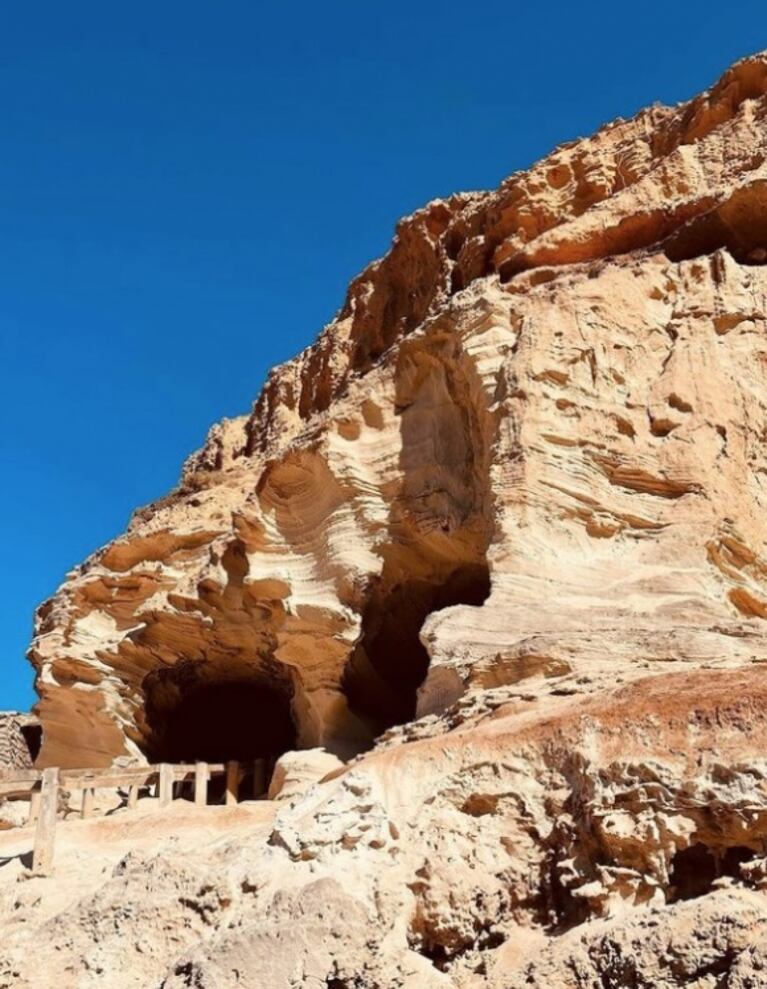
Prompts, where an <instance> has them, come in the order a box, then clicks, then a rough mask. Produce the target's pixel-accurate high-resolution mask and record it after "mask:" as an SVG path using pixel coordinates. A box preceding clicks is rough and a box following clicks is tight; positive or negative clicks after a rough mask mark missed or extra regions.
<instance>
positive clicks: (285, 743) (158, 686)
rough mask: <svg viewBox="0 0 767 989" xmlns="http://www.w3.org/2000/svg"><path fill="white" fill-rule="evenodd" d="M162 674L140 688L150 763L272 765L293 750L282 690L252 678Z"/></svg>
mask: <svg viewBox="0 0 767 989" xmlns="http://www.w3.org/2000/svg"><path fill="white" fill-rule="evenodd" d="M162 672H163V673H164V674H166V675H165V676H162V675H160V676H158V677H156V678H155V679H154V680H153V681H152V682H150V683H149V684H147V685H145V691H146V722H147V727H148V729H149V737H148V742H147V745H146V750H147V752H146V754H147V757H148V758H149V760H150V761H151V762H174V763H178V762H195V761H197V760H202V761H205V762H214V763H215V762H226V761H227V760H231V759H236V760H239V761H240V762H243V763H247V762H252V761H254V760H256V759H262V758H266V759H268V760H270V761H273V760H275V759H277V758H278V757H279V756H281V755H282V754H283V753H284V752H286V751H288V750H289V749H295V748H297V747H298V746H297V741H296V728H295V724H294V721H293V716H292V712H291V695H290V692H289V691H288V690H285V689H280V688H278V687H275V686H274V685H273V684H272V683H266V682H264V681H263V680H259V679H252V678H240V679H234V678H232V679H214V678H212V677H211V676H210V675H204V673H199V674H198V675H194V674H195V673H197V671H194V673H193V674H192V675H191V676H189V675H186V676H184V675H176V676H173V674H174V672H175V671H174V670H167V671H162Z"/></svg>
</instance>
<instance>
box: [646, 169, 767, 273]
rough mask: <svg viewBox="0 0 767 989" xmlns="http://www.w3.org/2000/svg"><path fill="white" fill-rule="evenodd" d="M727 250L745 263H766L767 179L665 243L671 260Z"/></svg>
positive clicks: (696, 219)
mask: <svg viewBox="0 0 767 989" xmlns="http://www.w3.org/2000/svg"><path fill="white" fill-rule="evenodd" d="M722 249H725V250H727V251H728V252H729V253H730V254H731V255H732V257H733V258H734V259H735V260H736V261H737V262H738V263H739V264H744V265H761V264H766V263H767V182H761V181H760V182H753V183H751V184H750V185H747V186H745V187H744V188H742V189H738V190H736V191H735V192H734V193H733V194H732V195H731V196H730V197H729V199H727V200H725V201H724V202H723V203H721V204H720V205H719V206H717V207H716V208H714V209H712V210H710V211H709V212H708V213H704V214H703V215H702V216H698V217H696V218H695V219H693V220H690V221H689V222H687V223H685V224H684V225H683V226H681V227H680V228H679V229H678V230H676V231H675V232H674V233H673V234H672V235H671V236H670V237H668V238H667V239H666V240H665V241H664V243H663V251H664V253H665V255H666V257H667V258H668V259H669V261H675V262H679V261H690V260H693V259H694V258H699V257H705V256H708V255H711V254H714V253H715V252H716V251H718V250H722Z"/></svg>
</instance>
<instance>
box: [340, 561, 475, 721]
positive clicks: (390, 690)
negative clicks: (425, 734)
mask: <svg viewBox="0 0 767 989" xmlns="http://www.w3.org/2000/svg"><path fill="white" fill-rule="evenodd" d="M489 593H490V573H489V570H488V567H487V564H468V565H463V566H458V567H456V568H455V569H454V570H452V571H451V572H450V573H449V574H448V575H447V576H446V577H445V578H444V579H443V581H442V582H440V583H436V582H432V581H427V580H416V579H413V580H404V581H402V582H400V583H396V584H394V585H393V586H386V585H385V583H384V582H383V581H382V582H380V583H379V584H378V585H377V586H376V587H375V589H374V591H373V593H372V594H371V596H370V600H369V602H368V605H367V607H366V609H365V612H364V614H363V617H362V636H361V638H360V641H359V643H358V645H357V646H356V648H355V650H354V652H353V654H352V657H351V659H350V661H349V665H348V667H347V670H346V675H345V678H344V689H345V692H346V695H347V697H348V699H349V704H350V706H351V707H352V709H353V710H354V711H355V712H356V713H357V714H359V715H361V716H363V717H365V718H366V719H367V720H368V721H369V722H370V723H371V724H372V725H373V728H374V731H375V733H376V734H379V733H380V732H381V731H384V730H385V729H387V728H390V727H391V726H392V725H397V724H404V723H405V722H407V721H410V720H411V719H412V718H413V717H414V716H415V709H416V692H417V690H418V688H419V687H420V685H421V684H422V683H423V680H424V677H425V676H426V672H427V670H428V668H429V654H428V652H427V651H426V649H425V647H424V645H423V643H422V642H421V639H420V631H421V629H422V628H423V623H424V622H425V620H426V618H427V617H428V616H429V615H430V614H432V613H433V612H435V611H440V610H441V609H442V608H448V607H451V606H453V605H459V604H465V605H474V606H478V605H481V604H482V603H483V602H484V601H485V600H486V599H487V597H488V595H489Z"/></svg>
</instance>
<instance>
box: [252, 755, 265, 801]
mask: <svg viewBox="0 0 767 989" xmlns="http://www.w3.org/2000/svg"><path fill="white" fill-rule="evenodd" d="M266 791H267V781H266V759H256V761H255V762H254V763H253V796H254V798H255V799H256V800H261V799H262V798H263V797H264V796H266Z"/></svg>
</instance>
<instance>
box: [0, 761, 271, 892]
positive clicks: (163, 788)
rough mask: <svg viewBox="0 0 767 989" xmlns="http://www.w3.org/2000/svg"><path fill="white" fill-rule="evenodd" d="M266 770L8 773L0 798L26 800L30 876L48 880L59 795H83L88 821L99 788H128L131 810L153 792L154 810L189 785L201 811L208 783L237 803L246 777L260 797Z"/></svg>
mask: <svg viewBox="0 0 767 989" xmlns="http://www.w3.org/2000/svg"><path fill="white" fill-rule="evenodd" d="M270 769H271V766H270V764H269V760H267V759H257V760H256V761H255V762H253V763H240V762H236V761H231V762H226V763H208V762H194V763H168V762H163V763H159V764H157V765H153V766H130V767H128V768H122V767H117V766H114V767H109V768H107V769H42V770H39V769H37V770H36V769H20V770H9V771H7V772H3V773H0V796H13V797H15V798H16V799H19V798H21V799H24V798H25V797H28V799H29V823H30V824H35V825H36V828H35V839H34V848H33V852H32V873H33V874H34V875H38V876H49V875H50V874H51V871H52V868H53V853H54V840H55V833H56V820H57V818H58V814H59V797H60V795H61V794H71V793H72V791H80V792H81V793H82V804H81V811H80V816H81V817H83V818H87V817H91V816H92V814H93V809H94V797H95V792H96V790H103V789H109V790H114V789H127V791H128V795H127V800H126V805H127V806H128V807H129V808H130V807H135V806H136V804H137V802H138V797H139V791H140V790H142V789H148V788H154V790H155V796H156V798H157V803H158V806H159V807H167V805H168V804H169V803H171V801H172V800H173V799H174V796H175V795H176V793H177V791H178V790H179V789H180V785H183V784H193V789H194V802H195V804H197V805H198V806H201V805H205V804H207V803H208V784H209V783H210V781H211V780H212V779H214V778H215V777H218V776H222V777H224V780H225V789H224V795H223V800H224V802H225V803H226V804H228V805H231V804H236V803H237V801H238V799H239V797H240V787H241V783H242V780H243V778H244V777H245V776H246V775H247V774H248V773H249V772H252V773H253V792H252V797H254V798H256V799H258V798H261V797H264V796H265V795H266V790H267V786H268V782H269V779H268V777H269V771H270Z"/></svg>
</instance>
